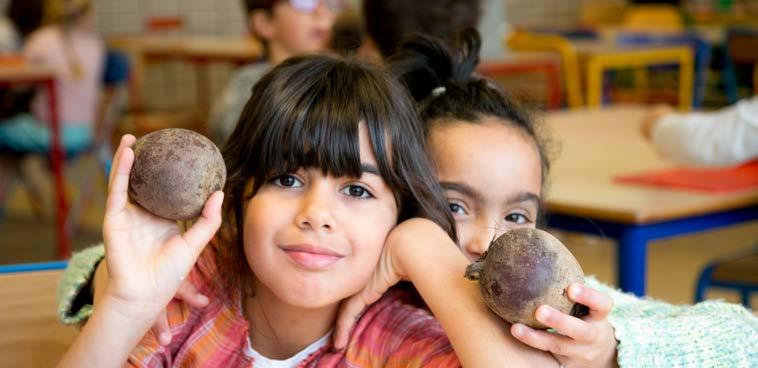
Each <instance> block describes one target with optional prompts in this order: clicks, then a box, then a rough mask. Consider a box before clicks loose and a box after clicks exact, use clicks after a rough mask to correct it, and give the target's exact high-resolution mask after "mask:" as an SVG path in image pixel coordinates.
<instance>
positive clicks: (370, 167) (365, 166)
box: [361, 163, 382, 176]
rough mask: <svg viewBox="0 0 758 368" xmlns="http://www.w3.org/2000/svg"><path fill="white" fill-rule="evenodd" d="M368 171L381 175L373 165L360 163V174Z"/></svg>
mask: <svg viewBox="0 0 758 368" xmlns="http://www.w3.org/2000/svg"><path fill="white" fill-rule="evenodd" d="M364 173H368V174H374V175H376V176H382V175H381V174H380V173H379V169H378V168H377V167H376V166H375V165H371V164H364V163H361V174H364Z"/></svg>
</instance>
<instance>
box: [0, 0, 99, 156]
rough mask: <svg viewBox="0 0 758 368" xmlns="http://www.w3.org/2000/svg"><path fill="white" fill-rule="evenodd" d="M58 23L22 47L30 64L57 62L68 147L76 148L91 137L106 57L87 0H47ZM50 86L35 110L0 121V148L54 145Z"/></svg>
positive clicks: (58, 92) (52, 65) (35, 148)
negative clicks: (51, 128)
mask: <svg viewBox="0 0 758 368" xmlns="http://www.w3.org/2000/svg"><path fill="white" fill-rule="evenodd" d="M47 5H49V6H50V7H51V9H50V14H52V17H53V19H54V21H55V22H54V24H52V25H50V26H46V27H43V28H41V29H40V30H38V31H36V32H34V33H33V34H31V35H30V36H29V38H28V41H27V43H26V44H25V45H24V48H23V55H24V58H25V59H26V60H27V61H28V62H29V63H31V64H38V65H44V66H46V67H50V68H53V69H54V70H55V71H56V73H57V75H58V77H57V90H56V96H55V97H56V101H57V106H56V108H57V110H58V111H59V119H60V121H61V143H62V144H63V147H64V149H65V150H66V151H67V152H69V153H71V152H78V151H82V150H85V149H87V148H88V147H89V146H90V144H91V143H92V137H93V132H94V129H95V125H96V123H97V122H96V112H97V105H98V99H99V92H100V81H101V75H102V68H103V60H104V48H103V43H102V42H101V41H100V39H99V38H98V37H97V35H96V34H95V30H94V24H93V18H92V17H93V14H92V6H91V4H90V2H89V0H59V1H52V2H48V3H47ZM48 98H49V96H47V92H46V91H43V90H39V91H38V94H37V97H36V98H35V100H34V101H33V102H32V111H33V113H34V116H32V115H28V114H21V115H17V116H15V117H12V118H10V119H8V120H7V121H5V122H2V123H0V149H4V150H10V151H15V152H20V153H28V152H32V153H45V152H47V151H49V149H50V137H51V134H50V129H49V127H48V126H47V124H48V122H49V121H50V111H49V109H50V108H49V103H48Z"/></svg>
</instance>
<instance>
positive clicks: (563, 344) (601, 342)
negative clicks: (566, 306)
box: [511, 283, 618, 368]
mask: <svg viewBox="0 0 758 368" xmlns="http://www.w3.org/2000/svg"><path fill="white" fill-rule="evenodd" d="M568 296H569V299H571V300H572V301H574V302H575V303H581V304H584V305H586V306H587V307H589V308H590V314H589V315H587V316H585V317H584V318H583V319H579V318H576V317H572V316H569V315H567V314H565V313H561V312H560V311H558V310H556V309H554V308H552V307H549V306H547V305H542V306H540V307H539V308H537V310H536V312H535V315H536V317H537V320H538V321H540V322H541V323H542V324H544V325H545V326H548V327H550V328H553V329H555V330H556V331H557V332H558V334H555V333H550V332H547V331H540V330H535V329H532V328H530V327H528V326H526V325H523V324H520V323H517V324H514V325H513V326H511V334H513V336H514V337H515V338H517V339H518V340H520V341H521V342H523V343H524V344H527V345H529V346H532V347H534V348H537V349H540V350H544V351H549V352H550V353H552V354H553V356H555V358H556V359H557V360H558V362H560V364H561V366H563V367H565V368H570V367H571V368H573V367H617V366H618V364H617V359H616V345H617V344H618V341H616V338H615V336H614V333H613V327H612V326H611V325H610V324H609V323H608V321H607V320H606V318H608V314H609V313H610V312H611V307H612V306H613V300H611V298H609V297H608V296H607V295H605V294H603V293H601V292H599V291H597V290H594V289H592V288H589V287H587V286H584V285H582V284H578V283H574V284H571V285H570V286H569V287H568Z"/></svg>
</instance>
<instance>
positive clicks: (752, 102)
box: [642, 96, 758, 166]
mask: <svg viewBox="0 0 758 368" xmlns="http://www.w3.org/2000/svg"><path fill="white" fill-rule="evenodd" d="M642 134H643V136H645V138H647V139H649V140H650V141H651V142H652V143H653V144H654V145H655V148H656V149H658V152H660V153H661V155H663V156H664V157H666V158H668V159H670V160H673V161H676V162H679V163H681V164H685V165H692V166H732V165H738V164H741V163H744V162H747V161H750V160H753V159H755V158H758V96H753V97H752V98H748V99H744V100H742V101H739V102H737V104H735V105H732V106H729V107H726V108H723V109H721V110H719V111H714V112H691V113H677V112H675V111H674V109H673V108H671V107H669V106H658V107H655V108H653V109H651V110H650V112H649V113H648V114H647V115H646V117H645V118H644V120H643V124H642Z"/></svg>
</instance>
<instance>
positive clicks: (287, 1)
mask: <svg viewBox="0 0 758 368" xmlns="http://www.w3.org/2000/svg"><path fill="white" fill-rule="evenodd" d="M244 1H245V8H246V10H247V14H248V25H249V28H250V31H251V33H252V34H253V35H254V36H255V37H257V38H258V39H259V40H260V41H261V42H262V43H263V45H264V48H265V50H266V53H267V57H268V58H269V59H272V58H273V59H276V60H273V62H280V61H282V60H284V59H286V58H288V57H291V56H295V55H303V54H309V53H315V52H319V51H322V50H324V49H325V48H326V47H327V46H328V43H329V39H330V37H331V30H332V24H333V23H334V20H335V18H336V15H337V14H338V13H339V12H340V11H341V10H342V8H343V7H344V2H345V1H346V0H244Z"/></svg>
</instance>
